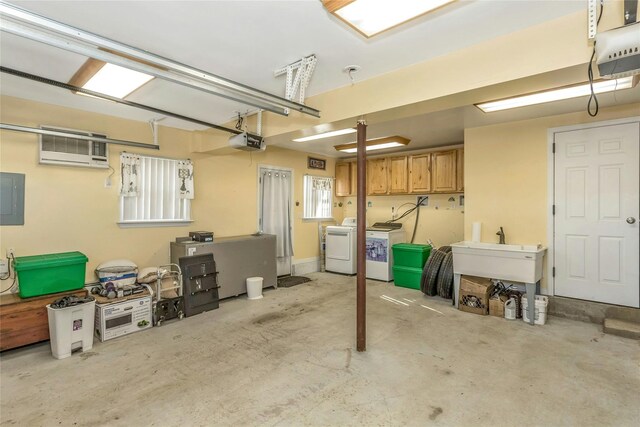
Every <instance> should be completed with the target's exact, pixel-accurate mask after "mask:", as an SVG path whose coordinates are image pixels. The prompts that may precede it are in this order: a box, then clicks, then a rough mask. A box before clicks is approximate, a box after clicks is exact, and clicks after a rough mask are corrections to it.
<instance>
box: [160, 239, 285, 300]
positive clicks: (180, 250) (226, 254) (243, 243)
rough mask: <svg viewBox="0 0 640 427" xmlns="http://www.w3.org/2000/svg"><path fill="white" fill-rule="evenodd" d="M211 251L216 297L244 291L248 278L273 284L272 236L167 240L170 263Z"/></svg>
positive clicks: (273, 241)
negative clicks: (217, 290)
mask: <svg viewBox="0 0 640 427" xmlns="http://www.w3.org/2000/svg"><path fill="white" fill-rule="evenodd" d="M208 253H213V258H214V260H215V262H216V270H217V271H218V285H220V289H219V297H220V299H223V298H229V297H233V296H236V295H241V294H245V293H247V283H246V279H247V278H248V277H256V276H259V277H263V278H264V280H263V282H262V287H263V288H268V287H270V286H273V287H276V286H277V276H276V236H275V235H272V234H262V235H260V236H253V235H247V236H232V237H215V238H214V241H213V242H206V243H205V242H190V241H188V242H171V262H172V263H174V264H179V262H178V258H180V257H183V256H189V255H200V254H208Z"/></svg>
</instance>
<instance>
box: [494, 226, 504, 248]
mask: <svg viewBox="0 0 640 427" xmlns="http://www.w3.org/2000/svg"><path fill="white" fill-rule="evenodd" d="M496 236H500V244H501V245H504V244H505V242H504V230H503V229H502V227H500V231H498V232H497V233H496Z"/></svg>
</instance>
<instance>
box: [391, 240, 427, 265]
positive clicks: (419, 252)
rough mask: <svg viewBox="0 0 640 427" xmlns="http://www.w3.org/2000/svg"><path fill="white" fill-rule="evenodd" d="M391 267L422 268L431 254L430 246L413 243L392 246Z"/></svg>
mask: <svg viewBox="0 0 640 427" xmlns="http://www.w3.org/2000/svg"><path fill="white" fill-rule="evenodd" d="M392 250H393V265H398V266H401V267H412V268H420V269H421V268H423V267H424V264H425V263H426V262H427V259H428V258H429V254H430V253H431V246H429V245H419V244H414V243H396V244H395V245H393V246H392Z"/></svg>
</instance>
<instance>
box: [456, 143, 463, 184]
mask: <svg viewBox="0 0 640 427" xmlns="http://www.w3.org/2000/svg"><path fill="white" fill-rule="evenodd" d="M456 158H457V163H458V164H457V166H456V177H457V190H458V191H460V192H462V191H464V148H459V149H458V152H457V153H456Z"/></svg>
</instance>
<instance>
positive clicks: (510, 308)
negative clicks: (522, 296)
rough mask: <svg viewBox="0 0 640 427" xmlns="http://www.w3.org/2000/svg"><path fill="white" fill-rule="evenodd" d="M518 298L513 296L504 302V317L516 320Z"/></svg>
mask: <svg viewBox="0 0 640 427" xmlns="http://www.w3.org/2000/svg"><path fill="white" fill-rule="evenodd" d="M516 306H517V304H516V299H515V298H513V297H511V298H509V299H508V300H507V302H506V303H505V304H504V318H505V319H507V320H516Z"/></svg>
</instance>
